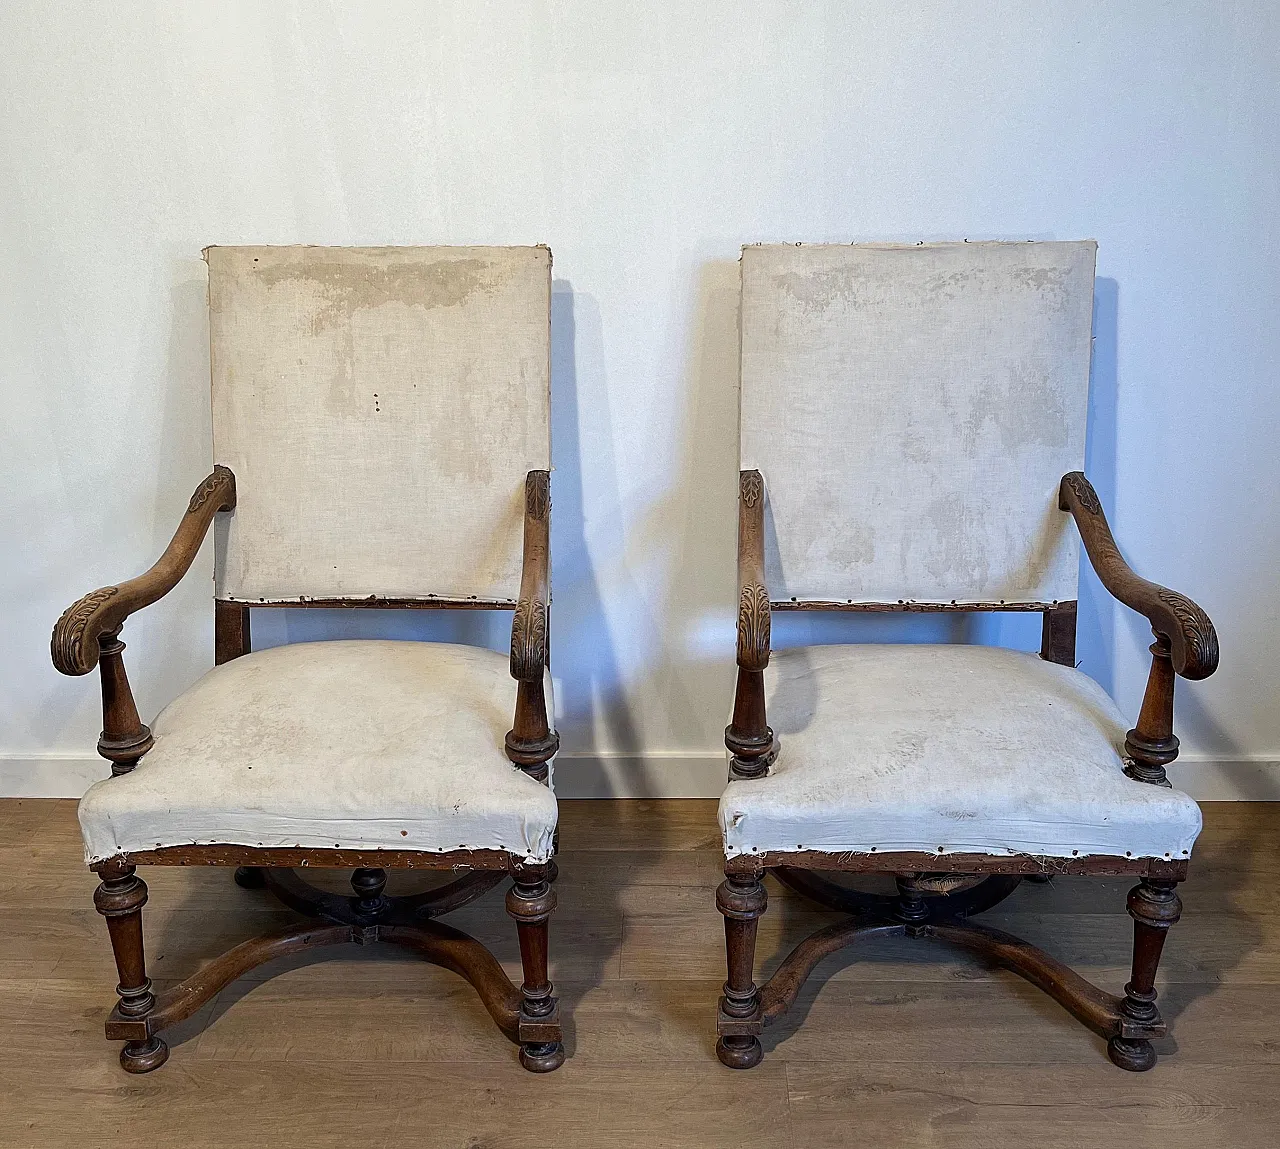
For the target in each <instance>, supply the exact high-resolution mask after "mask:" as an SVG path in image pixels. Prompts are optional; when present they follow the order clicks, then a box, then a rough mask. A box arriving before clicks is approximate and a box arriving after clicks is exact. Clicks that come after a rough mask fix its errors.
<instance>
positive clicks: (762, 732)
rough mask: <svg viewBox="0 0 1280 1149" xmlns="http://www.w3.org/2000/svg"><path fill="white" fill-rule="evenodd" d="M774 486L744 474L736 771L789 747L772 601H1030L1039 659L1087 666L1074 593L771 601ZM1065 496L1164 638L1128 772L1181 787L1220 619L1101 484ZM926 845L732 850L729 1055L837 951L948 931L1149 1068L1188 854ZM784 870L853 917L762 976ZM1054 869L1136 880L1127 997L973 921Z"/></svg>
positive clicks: (1108, 583)
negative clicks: (1187, 591) (1149, 552)
mask: <svg viewBox="0 0 1280 1149" xmlns="http://www.w3.org/2000/svg"><path fill="white" fill-rule="evenodd" d="M764 502H765V498H764V482H763V478H762V476H761V474H760V472H759V471H757V470H744V471H742V472H740V482H739V503H738V513H739V530H738V584H739V607H738V630H737V662H738V679H737V692H736V696H735V701H734V710H733V719H732V722H731V723H730V725H729V727H728V728H727V729H726V731H725V744H726V746H727V747H728V749H729V752H730V755H731V757H730V766H729V774H730V778H739V779H749V778H760V777H763V776H765V775H767V774H768V771H769V768H770V765H771V764H772V762H773V760H774V758H775V757H776V754H777V743H776V740H775V738H774V734H773V731H772V730H771V729H770V728H769V725H768V721H767V714H766V710H765V690H764V670H765V668H766V667H767V666H768V664H769V637H770V616H771V612H772V611H774V610H788V609H806V608H807V609H814V608H817V609H824V610H850V611H855V610H862V611H867V610H871V611H913V610H966V611H974V610H1031V611H1038V612H1040V613H1042V615H1043V618H1044V623H1043V631H1042V644H1041V650H1040V657H1041V658H1043V659H1046V660H1048V661H1051V662H1057V663H1060V664H1062V665H1065V666H1074V665H1075V646H1076V603H1075V602H1074V601H1072V602H1054V603H1016V604H1006V603H999V604H974V603H965V604H963V605H959V606H957V605H954V604H950V605H944V604H937V603H906V602H898V603H887V602H886V603H841V602H802V603H797V602H794V601H790V602H771V601H770V598H769V592H768V589H767V586H766V582H765V575H764V571H765V562H764ZM1059 507H1060V509H1061V510H1063V511H1069V512H1070V513H1071V515H1072V517H1073V519H1074V521H1075V523H1076V526H1077V528H1078V530H1079V533H1080V537H1081V540H1082V541H1083V544H1084V548H1085V552H1086V554H1087V556H1088V558H1089V561H1090V563H1091V564H1092V566H1093V569H1094V570H1095V571H1096V572H1097V574H1098V577H1099V579H1100V580H1101V582H1102V584H1103V586H1105V587H1106V588H1107V590H1108V591H1110V593H1111V594H1112V595H1113V596H1114V597H1115V598H1116V599H1117V600H1118V601H1120V602H1122V603H1124V604H1125V605H1126V606H1128V607H1130V608H1131V609H1133V610H1135V611H1137V612H1138V613H1140V614H1142V615H1144V616H1145V617H1146V618H1147V619H1148V620H1149V621H1150V623H1151V626H1152V631H1153V633H1154V635H1155V641H1154V643H1153V644H1152V646H1151V654H1152V663H1151V673H1150V678H1149V680H1148V683H1147V688H1146V694H1145V697H1144V700H1143V704H1142V709H1141V713H1140V715H1139V718H1138V721H1137V724H1136V726H1135V727H1134V728H1133V729H1132V730H1130V731H1129V732H1128V735H1127V737H1126V739H1125V749H1126V753H1127V762H1126V767H1125V772H1126V773H1127V774H1128V775H1129V776H1130V777H1132V778H1134V779H1136V780H1137V781H1140V782H1143V783H1146V784H1149V785H1154V786H1168V785H1169V783H1168V781H1167V779H1166V777H1165V767H1166V766H1168V765H1169V763H1170V762H1172V761H1173V760H1174V759H1175V758H1177V756H1178V740H1177V738H1176V737H1175V736H1174V733H1173V693H1174V676H1175V674H1176V675H1181V676H1182V677H1184V678H1188V679H1200V678H1207V677H1208V676H1209V675H1211V674H1212V673H1213V672H1214V670H1216V669H1217V665H1218V641H1217V637H1216V634H1215V632H1214V629H1213V624H1212V623H1211V622H1210V621H1209V618H1208V616H1207V615H1206V614H1205V613H1204V611H1203V610H1201V609H1200V608H1199V607H1198V606H1197V605H1196V604H1195V603H1194V602H1192V601H1191V600H1190V599H1189V598H1187V597H1186V596H1185V595H1182V594H1179V593H1177V592H1176V591H1172V590H1168V589H1167V588H1165V587H1162V586H1157V585H1156V584H1154V583H1150V582H1147V581H1146V580H1145V579H1142V578H1140V577H1139V576H1138V575H1136V574H1135V573H1134V572H1133V571H1132V570H1131V569H1130V567H1129V565H1128V564H1127V563H1126V562H1125V560H1124V558H1123V556H1122V555H1121V553H1120V550H1119V548H1118V547H1117V545H1116V543H1115V539H1114V538H1113V536H1112V534H1111V528H1110V526H1109V525H1108V523H1107V520H1106V516H1105V515H1104V514H1103V511H1102V505H1101V502H1100V501H1099V499H1098V496H1097V493H1096V492H1095V491H1094V489H1093V487H1092V485H1091V484H1090V483H1089V480H1088V479H1087V478H1086V477H1085V476H1084V474H1083V473H1081V472H1078V471H1075V472H1071V473H1069V474H1067V475H1065V476H1064V477H1063V479H1062V482H1061V484H1060V488H1059ZM945 865H946V871H945V872H938V871H939V858H938V857H937V856H935V855H932V854H924V853H889V852H885V853H876V854H847V853H842V854H833V853H823V852H819V851H800V852H785V853H783V852H780V853H759V854H752V855H739V856H736V857H733V858H730V859H729V860H728V861H727V863H726V865H725V881H724V882H723V884H722V885H721V886H720V887H719V889H718V890H717V893H716V904H717V907H718V908H719V910H720V913H721V914H722V915H723V916H724V927H725V943H726V949H727V958H728V979H727V981H726V982H725V986H724V994H723V996H722V997H721V999H720V1008H719V1016H718V1022H717V1032H718V1036H719V1040H718V1043H717V1047H716V1051H717V1055H718V1056H719V1058H720V1060H721V1061H722V1062H723V1063H724V1064H725V1065H727V1066H729V1067H731V1068H735V1069H746V1068H750V1067H751V1066H754V1065H756V1064H757V1063H758V1062H759V1061H760V1059H761V1057H762V1056H763V1048H762V1046H761V1043H760V1035H761V1033H762V1032H763V1031H764V1030H765V1028H767V1027H768V1026H769V1025H771V1024H772V1023H774V1022H776V1021H777V1020H778V1019H779V1018H780V1017H782V1016H783V1015H784V1014H785V1013H786V1012H787V1010H788V1009H789V1008H790V1007H791V1005H792V1004H793V1003H794V1002H795V1000H796V998H797V996H798V995H799V992H800V990H801V988H802V986H803V985H804V982H805V980H806V978H807V977H808V976H809V974H810V973H812V972H813V970H814V968H815V967H816V966H817V965H818V963H819V962H820V961H821V960H822V959H823V958H825V957H827V956H829V955H830V954H833V953H835V952H836V951H838V950H840V949H842V948H844V947H845V946H848V945H851V944H853V943H854V942H856V941H861V940H864V939H870V938H875V937H883V936H888V935H905V936H908V937H914V938H922V939H927V940H933V941H941V942H946V943H949V944H951V945H954V946H958V947H960V948H962V949H966V950H969V951H971V952H974V953H977V954H979V955H982V956H983V957H985V958H986V959H987V960H989V961H991V962H992V963H994V964H995V965H998V966H1002V967H1004V968H1005V969H1008V970H1010V971H1012V972H1013V973H1016V974H1018V975H1019V976H1021V977H1023V978H1025V979H1027V980H1028V981H1029V982H1031V983H1032V984H1033V985H1036V986H1038V987H1039V988H1040V989H1042V990H1044V992H1045V993H1047V994H1049V996H1051V997H1052V998H1054V999H1055V1000H1056V1001H1057V1002H1059V1003H1060V1004H1061V1005H1062V1006H1063V1007H1064V1008H1065V1009H1066V1010H1067V1011H1068V1012H1069V1013H1071V1014H1072V1015H1073V1016H1074V1017H1075V1018H1076V1019H1077V1020H1079V1021H1080V1022H1082V1023H1083V1024H1084V1025H1086V1026H1088V1027H1089V1028H1090V1029H1092V1030H1093V1031H1094V1032H1095V1033H1097V1034H1099V1035H1100V1036H1101V1037H1103V1038H1105V1039H1106V1040H1107V1049H1108V1054H1109V1056H1110V1058H1111V1060H1112V1061H1113V1062H1114V1063H1115V1064H1116V1065H1118V1066H1120V1067H1121V1068H1123V1069H1128V1070H1134V1071H1140V1070H1146V1069H1150V1068H1151V1067H1152V1066H1153V1065H1154V1064H1155V1060H1156V1055H1155V1051H1154V1049H1153V1047H1152V1045H1151V1039H1152V1038H1153V1037H1157V1036H1159V1035H1161V1034H1163V1033H1164V1032H1165V1025H1164V1022H1163V1021H1162V1019H1161V1017H1160V1012H1159V1010H1158V1008H1157V1006H1156V990H1155V976H1156V970H1157V967H1158V965H1159V961H1160V954H1161V950H1162V948H1163V945H1164V941H1165V936H1166V935H1167V933H1168V931H1169V929H1170V927H1171V926H1173V925H1174V924H1175V923H1176V922H1177V921H1178V918H1179V916H1180V914H1181V909H1182V903H1181V901H1180V899H1179V898H1178V894H1177V885H1178V883H1179V882H1181V881H1183V880H1184V879H1185V877H1186V874H1187V866H1188V863H1187V861H1185V860H1165V859H1160V858H1135V857H1108V856H1103V855H1091V856H1087V857H1082V858H1061V857H1035V856H1031V855H1019V856H1012V857H1008V856H1005V857H1000V856H995V855H986V854H959V853H957V854H948V855H946V862H945ZM766 872H768V873H772V874H774V876H775V877H777V878H778V880H780V881H781V882H782V883H783V884H784V885H786V886H788V887H789V888H791V889H793V890H795V891H797V892H799V893H801V894H803V895H805V896H807V897H809V898H811V899H813V900H815V901H817V902H819V903H821V904H822V905H824V906H827V907H829V908H832V909H836V910H840V911H843V912H845V913H848V914H849V915H851V916H850V917H849V918H848V920H846V921H842V922H838V923H836V924H834V925H831V926H828V927H826V928H824V929H821V930H818V931H817V932H816V933H814V934H812V935H811V936H810V937H808V938H807V939H805V940H804V941H802V942H801V943H800V944H799V945H798V946H796V947H795V949H794V950H793V951H792V952H791V953H790V954H789V955H788V956H787V957H786V958H785V959H784V960H783V962H782V964H781V965H780V966H779V967H778V968H777V970H776V972H775V973H774V975H773V976H772V977H771V978H770V979H769V980H768V981H767V982H766V983H765V984H764V985H759V986H758V985H756V984H755V981H754V978H753V968H754V955H755V939H756V927H757V922H758V920H759V918H760V916H761V915H762V914H763V913H764V912H765V909H766V906H767V902H768V899H767V894H766V890H765V887H764V885H763V883H762V878H763V876H764V874H765V873H766ZM832 872H843V873H880V874H890V875H893V876H894V877H895V879H896V883H897V888H898V893H897V895H896V896H894V895H876V894H869V893H863V892H860V891H856V890H853V889H849V888H846V887H845V886H843V885H840V884H838V883H836V882H834V881H832V880H831V879H830V878H829V877H826V876H824V874H829V873H832ZM1055 874H1093V875H1124V874H1132V875H1133V876H1134V877H1136V878H1137V879H1138V884H1137V885H1136V886H1134V888H1133V889H1132V891H1131V892H1130V894H1129V897H1128V912H1129V915H1130V916H1131V917H1132V918H1133V921H1134V942H1133V961H1132V976H1131V979H1130V981H1129V983H1128V984H1127V985H1126V986H1125V987H1124V991H1123V993H1121V994H1119V995H1117V994H1112V993H1108V992H1106V991H1104V990H1102V989H1100V988H1098V987H1096V986H1094V985H1092V984H1090V983H1089V982H1088V981H1086V980H1085V979H1084V978H1082V977H1081V976H1080V975H1078V974H1076V973H1075V972H1074V971H1072V970H1071V969H1069V968H1068V967H1067V966H1065V965H1064V964H1062V963H1061V962H1059V961H1057V960H1056V959H1054V958H1053V957H1051V956H1050V955H1049V954H1047V953H1045V952H1043V951H1042V950H1040V949H1038V948H1037V947H1035V946H1032V945H1030V944H1028V943H1027V942H1024V941H1022V940H1021V939H1019V938H1016V937H1014V936H1012V935H1010V934H1007V933H1004V932H1002V931H1000V930H995V929H990V928H987V927H984V926H981V925H978V924H976V923H974V922H972V921H970V920H969V919H970V918H971V917H972V916H973V915H975V914H978V913H981V912H982V911H984V910H987V909H990V908H991V907H992V906H994V905H996V904H997V903H998V902H1000V901H1002V900H1003V899H1004V898H1006V897H1008V896H1009V894H1011V893H1012V892H1013V891H1014V889H1015V888H1016V887H1017V886H1018V884H1019V883H1020V882H1021V881H1022V879H1023V878H1024V877H1025V878H1032V879H1042V880H1043V879H1045V878H1047V877H1048V876H1051V875H1055Z"/></svg>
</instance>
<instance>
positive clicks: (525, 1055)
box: [520, 1041, 564, 1073]
mask: <svg viewBox="0 0 1280 1149" xmlns="http://www.w3.org/2000/svg"><path fill="white" fill-rule="evenodd" d="M520 1064H521V1065H523V1066H524V1067H525V1068H526V1069H527V1070H528V1071H529V1072H530V1073H550V1072H551V1071H552V1070H553V1069H559V1068H560V1066H562V1065H563V1064H564V1042H562V1041H546V1042H543V1041H530V1042H527V1043H526V1044H524V1045H522V1046H521V1047H520Z"/></svg>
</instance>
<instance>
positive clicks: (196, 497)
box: [187, 463, 236, 515]
mask: <svg viewBox="0 0 1280 1149" xmlns="http://www.w3.org/2000/svg"><path fill="white" fill-rule="evenodd" d="M226 485H230V488H231V492H232V499H233V501H234V497H235V489H236V477H235V475H234V474H233V473H232V471H231V469H230V468H229V467H224V466H223V465H222V464H221V463H218V464H217V465H216V466H215V467H214V468H213V472H212V473H211V474H210V475H209V476H208V477H207V478H206V479H204V480H203V481H202V482H201V484H200V485H199V486H198V487H197V488H196V489H195V491H193V492H192V495H191V502H189V503H188V504H187V514H189V515H194V514H195V513H196V512H197V511H198V510H199V509H200V508H201V507H203V506H204V505H205V503H207V502H208V501H209V500H210V499H211V498H212V497H213V495H214V492H215V491H218V490H220V489H221V488H222V487H224V486H226Z"/></svg>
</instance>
